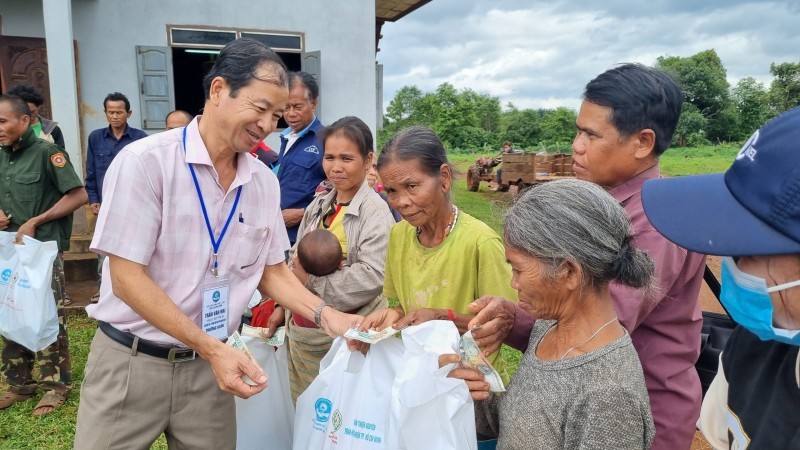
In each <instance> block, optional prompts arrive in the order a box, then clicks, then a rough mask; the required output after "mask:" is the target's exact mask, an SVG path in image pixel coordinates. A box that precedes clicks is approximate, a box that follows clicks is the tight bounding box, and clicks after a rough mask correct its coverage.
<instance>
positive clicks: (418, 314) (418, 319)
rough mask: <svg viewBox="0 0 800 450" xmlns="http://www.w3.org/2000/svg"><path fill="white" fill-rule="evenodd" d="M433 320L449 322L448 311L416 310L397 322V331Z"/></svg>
mask: <svg viewBox="0 0 800 450" xmlns="http://www.w3.org/2000/svg"><path fill="white" fill-rule="evenodd" d="M431 320H447V310H443V309H429V308H422V309H415V310H413V311H411V312H409V313H408V314H406V315H405V316H404V317H403V318H402V319H400V320H398V321H397V326H395V328H396V329H398V330H402V329H403V328H405V327H408V326H411V325H419V324H422V323H425V322H428V321H431Z"/></svg>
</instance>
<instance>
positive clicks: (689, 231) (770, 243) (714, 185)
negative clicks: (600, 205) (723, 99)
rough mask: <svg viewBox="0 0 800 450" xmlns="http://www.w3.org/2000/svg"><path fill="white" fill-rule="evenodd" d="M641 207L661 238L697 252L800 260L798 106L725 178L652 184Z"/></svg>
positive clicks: (751, 145)
mask: <svg viewBox="0 0 800 450" xmlns="http://www.w3.org/2000/svg"><path fill="white" fill-rule="evenodd" d="M642 203H643V205H644V212H645V214H646V215H647V217H648V219H650V222H651V223H652V224H653V226H654V227H655V228H656V229H657V230H658V231H659V232H660V233H661V234H663V235H664V236H665V237H666V238H667V239H669V240H670V241H672V242H674V243H676V244H678V245H679V246H681V247H684V248H686V249H689V250H692V251H695V252H698V253H705V254H707V255H723V256H748V255H753V256H754V255H778V254H793V253H800V107H798V108H794V109H791V110H789V111H787V112H785V113H783V114H782V115H780V116H778V117H776V118H775V119H773V120H772V121H770V122H768V123H767V124H766V125H764V126H763V127H761V128H760V129H759V130H758V131H756V132H755V133H754V134H753V135H752V136H751V137H750V139H748V140H747V142H746V143H745V144H744V146H743V147H742V149H741V150H739V153H738V154H737V155H736V159H735V160H734V162H733V165H732V166H731V167H730V168H729V169H728V171H727V172H725V173H718V174H710V175H694V176H687V177H675V178H662V179H657V180H648V181H646V182H645V183H644V186H643V187H642Z"/></svg>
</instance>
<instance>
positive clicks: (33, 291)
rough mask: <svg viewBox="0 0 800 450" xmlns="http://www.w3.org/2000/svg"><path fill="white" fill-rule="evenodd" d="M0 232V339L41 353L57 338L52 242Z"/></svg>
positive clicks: (53, 248)
mask: <svg viewBox="0 0 800 450" xmlns="http://www.w3.org/2000/svg"><path fill="white" fill-rule="evenodd" d="M15 235H16V233H9V232H6V231H0V335H3V336H4V337H5V338H6V339H9V340H12V341H14V342H16V343H17V344H20V345H22V346H25V347H27V348H28V349H30V350H31V351H34V352H38V351H40V350H44V349H45V348H47V346H49V345H50V344H52V343H53V342H55V341H56V337H57V336H58V313H57V311H56V301H55V297H53V290H52V279H53V261H55V259H56V257H57V256H58V244H56V242H55V241H48V242H40V241H37V240H36V239H33V238H30V237H28V236H23V243H24V244H14V237H15Z"/></svg>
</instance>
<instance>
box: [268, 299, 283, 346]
mask: <svg viewBox="0 0 800 450" xmlns="http://www.w3.org/2000/svg"><path fill="white" fill-rule="evenodd" d="M285 324H286V310H285V309H283V306H280V305H275V310H274V311H272V315H270V316H269V319H268V320H267V332H266V333H265V336H266V337H268V338H271V337H272V336H274V335H275V332H276V331H278V328H280V327H282V326H284V325H285Z"/></svg>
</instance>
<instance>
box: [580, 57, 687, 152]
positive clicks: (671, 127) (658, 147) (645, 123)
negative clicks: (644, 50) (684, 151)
mask: <svg viewBox="0 0 800 450" xmlns="http://www.w3.org/2000/svg"><path fill="white" fill-rule="evenodd" d="M583 98H584V99H585V100H587V101H589V102H592V103H594V104H597V105H600V106H605V107H608V108H611V109H612V111H613V113H612V116H611V117H610V120H611V123H612V124H613V125H614V126H615V127H616V128H617V130H618V131H619V132H620V134H621V135H623V136H629V135H631V134H632V133H635V132H638V131H641V130H644V129H646V128H649V129H651V130H653V131H654V132H655V134H656V139H655V145H654V149H653V150H654V151H655V154H656V155H661V154H662V153H664V151H665V150H666V149H667V148H668V147H669V144H670V142H671V141H672V134H673V133H674V132H675V127H676V126H677V125H678V118H679V117H680V115H681V106H682V104H683V92H682V91H681V88H680V87H678V84H677V83H675V80H673V79H672V77H671V76H670V75H668V74H667V73H666V72H662V71H660V70H657V69H653V68H651V67H646V66H643V65H641V64H622V65H619V66H617V67H615V68H613V69H610V70H607V71H606V72H603V73H601V74H600V75H598V76H597V77H596V78H595V79H594V80H592V81H590V82H589V84H587V85H586V90H585V91H584V92H583Z"/></svg>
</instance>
